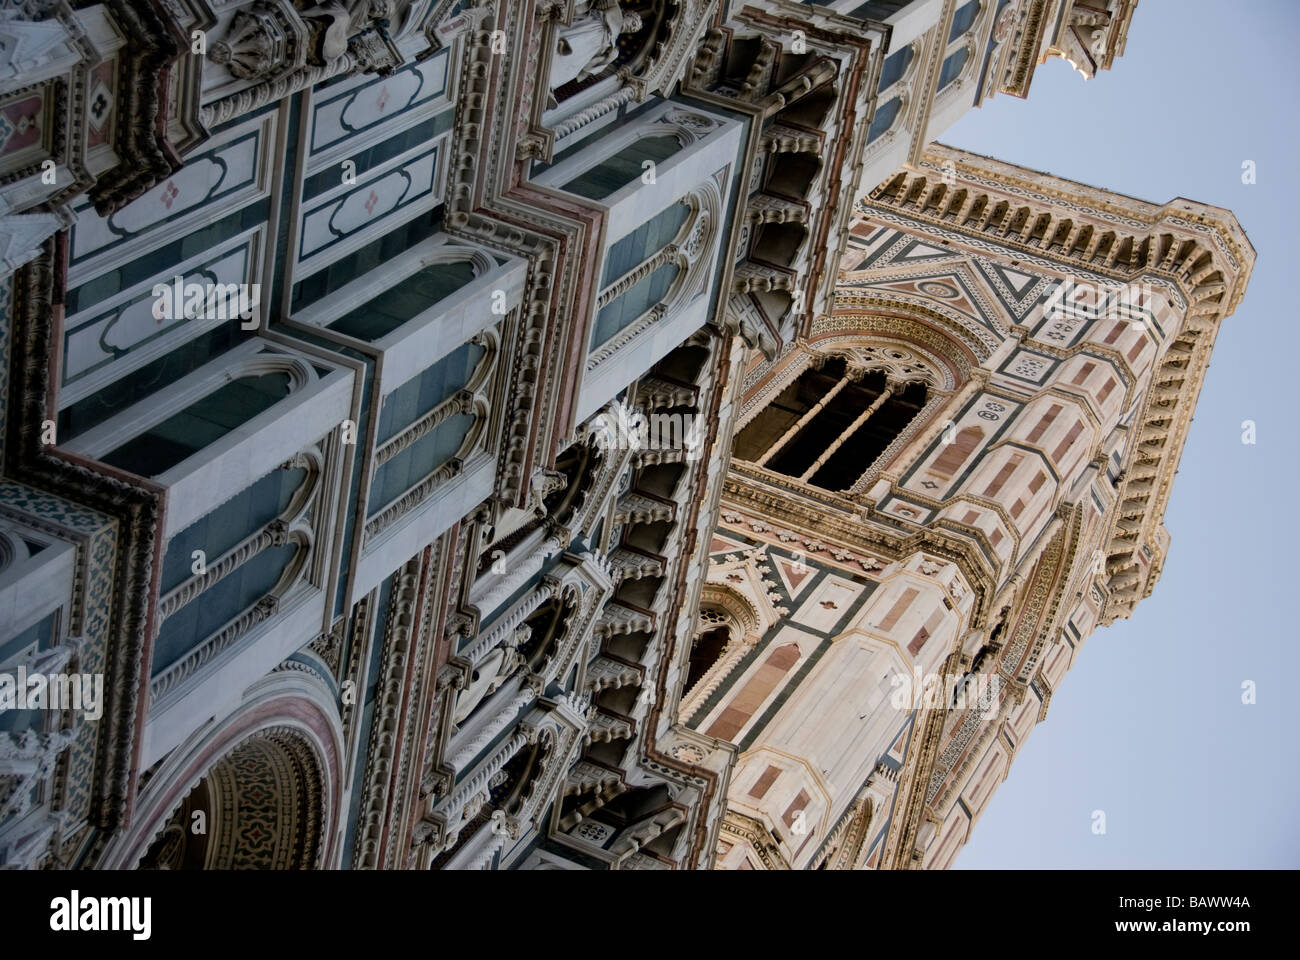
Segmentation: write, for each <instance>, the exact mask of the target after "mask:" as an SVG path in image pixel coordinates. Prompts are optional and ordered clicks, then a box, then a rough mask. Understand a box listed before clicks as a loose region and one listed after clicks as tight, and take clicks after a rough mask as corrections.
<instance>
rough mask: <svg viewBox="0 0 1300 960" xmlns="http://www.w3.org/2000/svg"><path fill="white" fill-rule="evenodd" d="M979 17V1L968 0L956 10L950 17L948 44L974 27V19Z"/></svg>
mask: <svg viewBox="0 0 1300 960" xmlns="http://www.w3.org/2000/svg"><path fill="white" fill-rule="evenodd" d="M979 15H980V0H970V2H969V3H966V4H963V5H962V6H960V7H958V8H957V12H956V13H954V14H953V15H952V29H951V30H949V31H948V42H949V43H952V42H953V41H954V40H956V39H957V38H958V37H960V36H961V35H962V34H964V33H966V31H968V30H970V28H971V27H973V26H974V25H975V18H976V17H978V16H979Z"/></svg>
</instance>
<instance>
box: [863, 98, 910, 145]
mask: <svg viewBox="0 0 1300 960" xmlns="http://www.w3.org/2000/svg"><path fill="white" fill-rule="evenodd" d="M901 109H903V98H902V97H894V98H893V99H892V100H890V101H889V102H888V103H886V104H884V105H882V106H879V107H876V115H875V116H874V117H872V118H871V126H870V127H869V128H868V129H867V143H871V142H873V141H875V140H878V139H880V137H881V136H883V135H884V133H885V132H886V131H887V130H889V128H890V127H892V126H893V125H894V121H895V120H897V119H898V111H900V110H901Z"/></svg>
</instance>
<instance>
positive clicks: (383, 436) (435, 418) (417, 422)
mask: <svg viewBox="0 0 1300 960" xmlns="http://www.w3.org/2000/svg"><path fill="white" fill-rule="evenodd" d="M486 353H487V350H486V349H485V348H484V347H483V346H481V345H479V344H477V343H465V344H462V345H461V346H459V347H457V348H456V349H455V350H453V351H452V352H451V353H449V354H447V356H445V357H443V358H442V359H441V360H439V361H438V362H437V363H435V364H434V365H433V366H431V367H429V369H427V370H425V371H424V373H422V374H420V375H419V376H418V377H413V378H412V379H410V380H408V381H407V382H406V383H404V384H402V385H401V386H400V387H398V388H397V389H396V390H394V391H393V392H392V393H390V394H389V395H388V396H386V397H385V398H384V405H383V409H382V410H381V411H380V414H379V431H378V438H377V439H378V443H379V448H378V450H377V451H376V458H377V459H378V460H379V461H380V462H379V465H378V466H377V467H376V468H375V477H374V481H373V482H372V483H371V486H370V504H369V510H368V515H369V516H373V515H374V514H375V513H377V512H378V511H379V510H380V509H382V508H383V507H384V506H385V505H386V504H389V503H392V502H393V501H394V500H396V499H397V498H398V497H400V496H401V495H402V494H403V493H405V492H406V491H407V490H409V489H410V488H411V487H413V486H415V485H416V484H417V483H419V482H420V481H421V480H423V479H424V478H425V477H427V476H429V475H430V474H431V473H433V471H434V470H436V469H437V468H438V467H439V466H441V465H442V464H443V463H446V462H447V461H448V460H449V459H451V458H452V457H454V456H455V455H456V451H458V450H459V449H460V448H461V445H462V444H463V443H464V442H465V438H466V437H467V436H468V435H469V431H470V429H471V428H472V427H473V425H474V420H475V418H474V415H473V413H471V412H468V411H467V410H466V409H464V408H463V407H462V406H461V405H460V401H459V400H458V399H457V395H458V394H460V393H461V392H462V391H463V390H464V389H465V388H466V386H468V385H469V384H470V382H471V381H472V380H473V378H474V373H475V371H476V370H477V369H478V367H479V364H480V363H481V362H482V361H483V357H484V355H485V354H486ZM411 438H414V439H411ZM408 441H409V442H408Z"/></svg>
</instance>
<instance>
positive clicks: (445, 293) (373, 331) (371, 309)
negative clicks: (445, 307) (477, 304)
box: [329, 260, 474, 343]
mask: <svg viewBox="0 0 1300 960" xmlns="http://www.w3.org/2000/svg"><path fill="white" fill-rule="evenodd" d="M473 279H474V264H473V263H472V262H471V261H469V260H458V261H456V262H453V263H433V264H430V265H429V266H427V267H424V268H423V269H421V270H417V271H416V272H415V273H414V274H412V275H411V276H409V277H407V278H406V279H405V280H403V281H401V282H400V283H398V284H396V285H394V286H392V287H390V288H389V289H387V290H385V291H384V292H383V293H381V294H380V295H379V296H377V297H375V299H373V300H370V301H369V302H367V303H364V304H362V305H361V306H359V307H357V308H356V309H355V310H349V311H348V312H347V313H345V314H343V316H341V317H339V318H338V319H337V320H335V321H334V322H333V323H331V324H329V328H330V329H331V330H337V331H338V332H339V333H345V334H347V335H348V336H350V337H356V338H357V339H358V340H366V341H369V342H371V343H373V342H374V341H376V340H380V339H383V338H384V337H386V336H387V335H388V334H390V333H392V332H393V331H394V330H396V329H397V328H398V327H400V326H401V325H402V324H404V323H406V321H408V320H410V319H412V318H414V317H415V316H416V315H417V314H420V313H423V312H424V311H425V310H427V309H429V308H430V307H431V306H433V305H434V304H435V303H437V302H438V301H440V300H444V299H446V298H447V297H449V296H451V295H452V294H453V293H455V292H456V291H457V290H459V289H460V288H461V287H463V286H465V285H466V284H468V283H469V282H470V281H471V280H473Z"/></svg>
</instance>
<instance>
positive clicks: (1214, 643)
mask: <svg viewBox="0 0 1300 960" xmlns="http://www.w3.org/2000/svg"><path fill="white" fill-rule="evenodd" d="M1297 34H1300V3H1296V2H1294V0H1242V2H1239V3H1233V4H1225V3H1223V2H1222V0H1140V2H1139V4H1138V8H1137V12H1136V13H1135V14H1134V17H1133V22H1132V27H1131V29H1130V30H1129V35H1128V46H1127V49H1126V51H1125V54H1124V56H1123V57H1121V58H1120V59H1119V60H1117V61H1116V63H1115V67H1114V69H1112V70H1111V71H1109V72H1108V73H1102V74H1100V75H1098V76H1097V77H1096V78H1094V79H1093V80H1089V81H1087V82H1085V81H1084V80H1083V78H1082V76H1080V75H1079V74H1077V73H1075V72H1074V71H1073V70H1072V68H1071V67H1070V66H1069V64H1067V63H1065V62H1064V61H1059V60H1052V61H1049V62H1048V63H1047V64H1046V65H1044V66H1042V67H1039V68H1038V71H1037V73H1036V74H1035V76H1034V80H1033V84H1032V88H1031V90H1030V94H1029V98H1028V100H1019V99H1017V98H1014V97H1008V96H998V97H995V98H994V99H993V100H992V101H991V102H989V103H988V104H986V105H985V106H984V107H983V108H982V109H980V110H973V111H971V112H970V113H969V114H967V116H966V117H965V118H964V119H963V120H962V121H961V122H960V123H958V124H957V125H956V126H955V127H953V128H952V129H951V130H950V131H949V132H948V133H947V134H946V135H945V136H944V137H943V142H944V143H948V144H951V145H953V146H956V147H962V148H964V149H968V150H974V151H976V152H978V153H984V154H989V155H991V156H994V157H998V158H999V159H1002V160H1007V161H1009V162H1012V163H1018V164H1021V165H1023V166H1026V167H1030V168H1032V169H1037V170H1045V171H1049V172H1051V173H1054V174H1057V175H1059V176H1063V177H1068V178H1070V179H1073V180H1079V181H1082V182H1084V183H1089V184H1094V185H1096V186H1099V187H1104V188H1106V189H1109V190H1114V191H1116V192H1118V193H1123V194H1128V195H1130V196H1134V197H1139V198H1141V199H1143V200H1150V201H1154V202H1157V203H1163V202H1166V201H1168V200H1171V199H1173V198H1174V197H1180V196H1181V197H1187V198H1189V199H1191V200H1197V201H1202V202H1205V203H1210V204H1214V205H1216V206H1221V207H1227V208H1229V209H1231V210H1232V211H1233V212H1234V213H1236V215H1237V218H1238V219H1239V220H1240V221H1241V223H1242V226H1243V227H1245V229H1246V232H1247V234H1248V235H1249V236H1250V239H1251V242H1252V243H1253V244H1254V247H1255V250H1256V252H1257V254H1258V258H1257V260H1256V263H1255V271H1254V274H1253V276H1252V278H1251V281H1250V287H1249V289H1248V290H1247V293H1246V297H1245V299H1244V300H1243V301H1242V303H1241V305H1240V306H1239V307H1238V308H1237V311H1236V313H1235V314H1233V315H1232V316H1231V317H1229V318H1228V319H1227V321H1226V322H1225V323H1224V324H1223V326H1222V329H1221V331H1220V334H1219V338H1218V342H1217V345H1216V346H1215V348H1214V354H1213V359H1212V362H1211V364H1210V370H1209V375H1208V377H1207V379H1206V383H1205V387H1204V389H1203V390H1202V392H1201V397H1200V402H1199V404H1198V406H1197V410H1196V418H1195V422H1194V423H1193V424H1192V429H1191V434H1190V436H1189V437H1188V440H1187V446H1186V448H1185V449H1184V452H1183V458H1182V463H1181V467H1180V470H1179V473H1178V480H1177V483H1176V484H1175V485H1174V492H1173V497H1172V500H1171V502H1170V505H1169V510H1168V512H1167V513H1166V516H1165V523H1166V526H1168V528H1169V531H1170V533H1171V535H1172V538H1173V544H1172V548H1171V550H1170V556H1169V560H1168V562H1167V564H1166V566H1165V570H1164V576H1163V578H1162V579H1161V581H1160V583H1159V584H1157V586H1156V588H1155V593H1154V594H1153V595H1152V596H1150V597H1148V598H1147V599H1145V600H1143V601H1142V602H1141V603H1140V604H1139V605H1138V608H1137V611H1136V613H1135V614H1134V615H1133V617H1132V619H1130V620H1121V621H1118V622H1117V623H1116V624H1115V625H1114V626H1112V627H1109V628H1104V629H1100V630H1098V631H1096V632H1095V633H1094V634H1093V635H1092V637H1091V638H1090V639H1089V640H1088V641H1087V642H1086V643H1085V644H1084V646H1083V649H1082V651H1081V653H1080V655H1079V657H1078V659H1077V660H1076V662H1075V666H1074V669H1072V670H1071V671H1070V673H1069V674H1067V676H1066V678H1065V681H1064V682H1063V684H1062V688H1061V689H1060V690H1059V691H1058V692H1057V693H1056V695H1055V697H1054V698H1053V700H1052V704H1051V708H1050V710H1049V712H1048V716H1047V719H1046V721H1044V722H1043V723H1041V724H1039V725H1038V727H1037V728H1036V729H1035V730H1034V732H1033V734H1032V735H1031V736H1030V738H1029V740H1028V742H1027V743H1026V745H1025V747H1024V749H1023V750H1022V751H1021V753H1020V755H1019V757H1018V758H1017V759H1016V761H1015V763H1014V765H1013V766H1012V770H1011V774H1010V776H1009V777H1008V778H1007V780H1006V782H1005V783H1003V784H1002V785H1001V786H1000V787H999V788H998V792H997V793H996V794H995V795H994V798H993V801H992V803H991V805H990V807H989V809H988V810H987V811H986V812H985V814H984V816H983V818H982V819H981V820H980V822H979V823H978V824H977V825H976V827H975V830H974V834H973V836H972V839H971V842H970V844H969V845H968V846H967V847H966V849H965V850H964V851H963V852H962V853H961V854H960V856H959V857H958V859H957V863H956V866H957V867H958V868H966V869H969V868H979V867H999V868H1000V867H1045V868H1055V867H1118V868H1127V867H1167V868H1192V867H1211V868H1213V867H1296V866H1300V814H1298V813H1297V809H1296V807H1297V795H1298V794H1300V789H1298V786H1300V769H1298V768H1297V762H1296V761H1297V756H1296V754H1297V751H1296V749H1295V746H1294V744H1295V738H1296V736H1297V733H1298V732H1300V684H1297V686H1296V688H1292V685H1291V682H1290V680H1291V673H1292V670H1293V669H1295V667H1296V661H1297V656H1296V654H1295V648H1296V634H1297V629H1296V626H1295V625H1294V624H1293V623H1291V622H1290V621H1289V620H1288V619H1287V616H1288V613H1287V610H1288V609H1289V606H1288V605H1289V603H1290V601H1291V600H1292V599H1293V598H1294V597H1295V596H1296V595H1298V594H1300V579H1298V578H1297V576H1296V573H1297V566H1298V565H1297V563H1296V560H1295V556H1294V553H1293V551H1294V550H1295V549H1296V547H1297V546H1298V545H1300V535H1298V534H1300V531H1297V526H1298V523H1297V510H1296V509H1295V508H1294V506H1292V505H1291V503H1289V502H1288V501H1289V500H1290V498H1291V497H1292V496H1293V495H1294V492H1295V490H1296V478H1297V469H1296V468H1297V461H1298V460H1300V457H1297V450H1296V436H1297V431H1296V429H1295V424H1294V420H1293V419H1292V418H1293V414H1292V412H1291V410H1290V406H1291V404H1292V403H1293V402H1295V398H1294V396H1292V394H1291V391H1292V390H1294V389H1296V388H1297V386H1300V374H1297V372H1296V371H1294V370H1291V369H1289V368H1288V364H1289V363H1290V362H1292V361H1293V359H1294V358H1296V357H1297V356H1300V343H1297V340H1298V339H1300V338H1298V336H1297V316H1296V314H1297V309H1296V298H1295V290H1294V288H1293V287H1292V283H1294V282H1295V279H1296V278H1297V277H1300V251H1298V250H1297V249H1296V247H1297V244H1296V240H1295V234H1296V229H1297V225H1300V184H1298V183H1297V171H1298V170H1300V163H1297V158H1298V157H1300V137H1298V136H1297V121H1296V116H1297V112H1298V110H1300V84H1298V83H1297V81H1296V67H1295V59H1294V51H1293V49H1292V44H1293V42H1294V38H1295V37H1296V35H1297ZM1245 160H1253V161H1255V164H1256V180H1257V182H1256V183H1255V184H1254V185H1250V186H1247V185H1244V184H1243V183H1242V182H1241V174H1242V162H1243V161H1245ZM1247 419H1250V420H1254V421H1255V423H1256V425H1257V431H1258V436H1257V443H1256V444H1255V445H1254V446H1247V445H1244V444H1243V443H1242V440H1241V434H1242V421H1243V420H1247ZM1244 680H1253V681H1255V683H1256V686H1257V694H1256V696H1257V703H1256V704H1255V705H1254V706H1244V705H1242V703H1241V684H1242V682H1243V681H1244ZM1094 810H1104V811H1105V814H1106V833H1105V835H1102V836H1098V835H1094V834H1093V832H1092V812H1093V811H1094Z"/></svg>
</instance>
